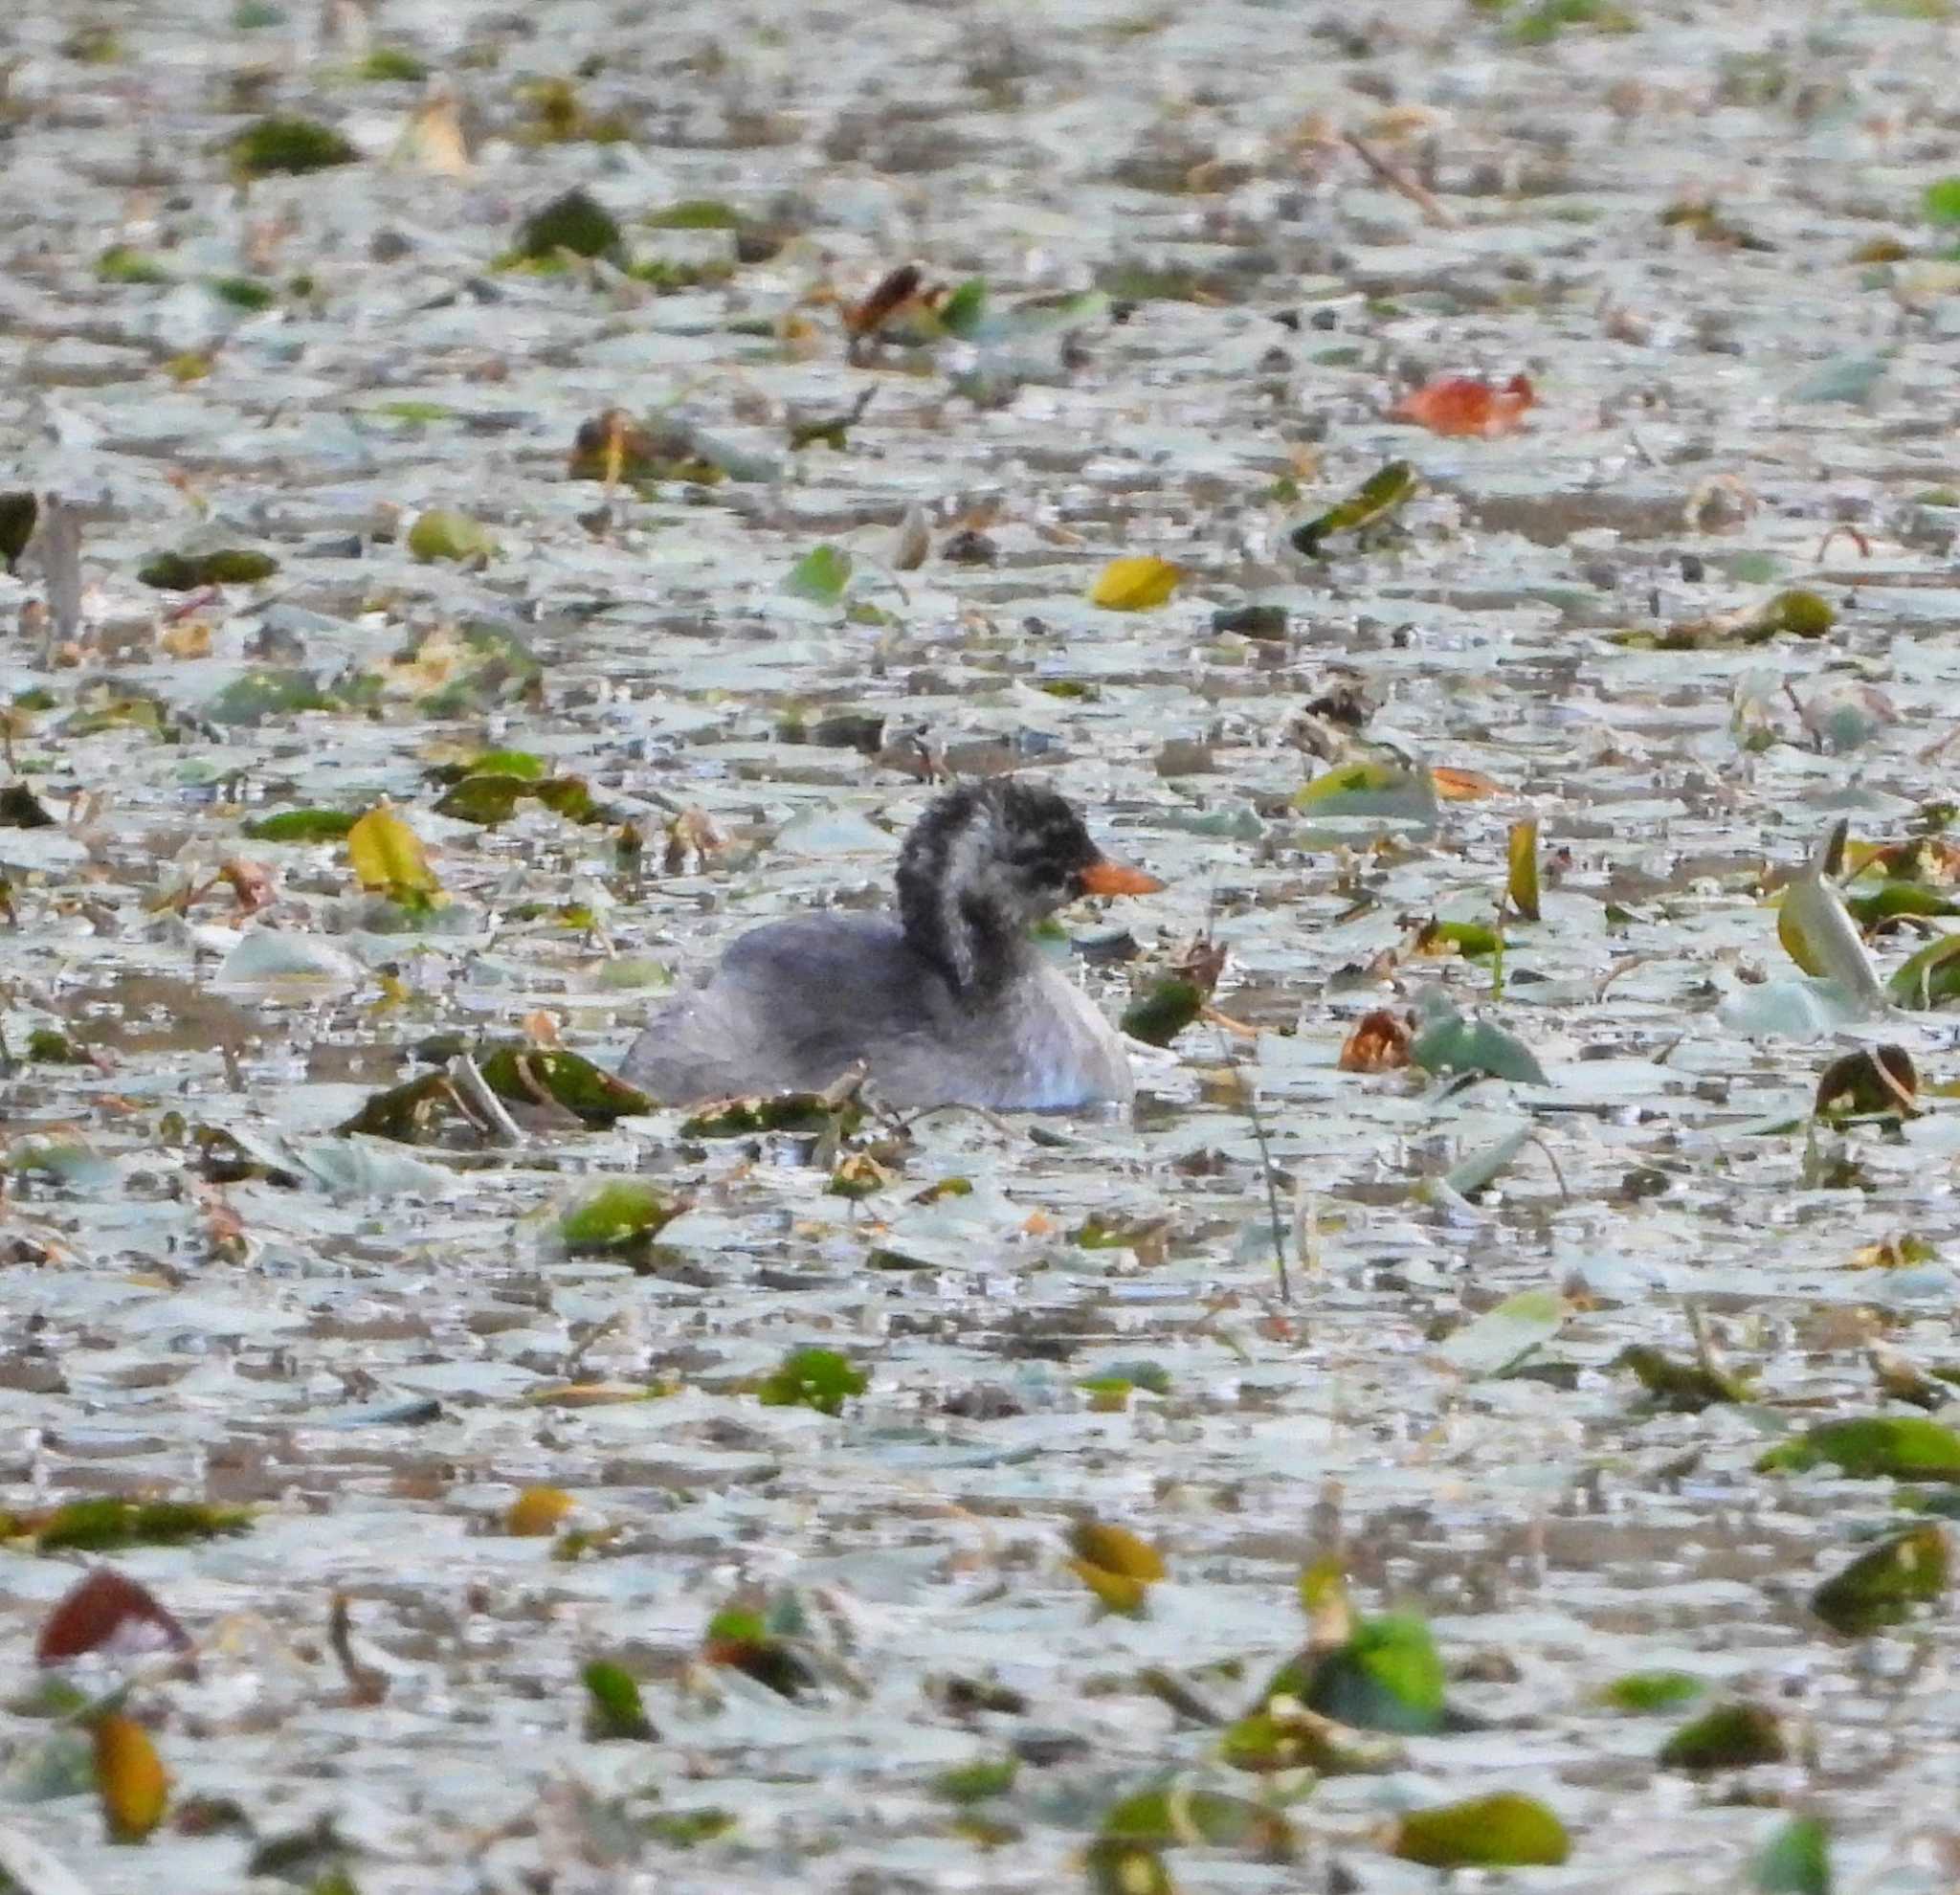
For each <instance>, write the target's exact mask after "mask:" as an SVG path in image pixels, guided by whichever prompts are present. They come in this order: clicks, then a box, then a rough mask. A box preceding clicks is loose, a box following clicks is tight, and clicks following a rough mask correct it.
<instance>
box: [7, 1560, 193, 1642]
mask: <svg viewBox="0 0 1960 1895" xmlns="http://www.w3.org/2000/svg"><path fill="white" fill-rule="evenodd" d="M189 1648H190V1634H189V1633H188V1632H187V1631H185V1629H184V1628H183V1626H182V1625H180V1624H179V1623H178V1622H177V1619H176V1617H175V1616H173V1615H172V1614H171V1613H170V1612H169V1611H168V1610H167V1608H166V1607H165V1606H164V1605H163V1604H162V1603H161V1602H160V1601H159V1600H158V1598H157V1596H156V1594H154V1593H152V1592H151V1591H150V1590H149V1588H148V1587H146V1586H139V1585H138V1584H137V1583H136V1581H135V1580H134V1579H127V1578H124V1577H123V1574H122V1573H120V1572H117V1571H116V1570H115V1568H114V1567H110V1566H98V1567H96V1568H94V1569H93V1570H92V1571H91V1572H85V1573H84V1574H83V1575H82V1576H81V1577H80V1578H79V1579H78V1580H77V1581H76V1582H75V1584H74V1585H73V1586H71V1587H70V1588H69V1589H68V1591H67V1592H65V1593H64V1594H62V1595H61V1597H60V1599H59V1600H58V1601H57V1602H56V1606H55V1610H54V1611H53V1612H51V1613H50V1614H49V1615H48V1616H47V1617H46V1619H45V1620H43V1621H42V1624H41V1630H40V1636H39V1637H38V1638H37V1639H35V1640H34V1662H35V1663H36V1664H63V1663H65V1662H66V1661H68V1660H70V1659H74V1658H80V1657H81V1656H82V1655H83V1654H84V1653H86V1652H100V1653H102V1654H103V1655H104V1656H106V1657H109V1658H136V1657H140V1656H142V1655H145V1654H147V1653H150V1652H165V1651H170V1652H182V1651H188V1650H189Z"/></svg>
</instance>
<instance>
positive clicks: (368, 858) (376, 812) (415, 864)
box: [347, 803, 442, 906]
mask: <svg viewBox="0 0 1960 1895" xmlns="http://www.w3.org/2000/svg"><path fill="white" fill-rule="evenodd" d="M347 859H348V861H349V863H350V864H351V865H352V867H353V871H354V880H355V881H358V882H359V883H360V885H361V886H362V887H363V888H366V889H369V890H372V891H374V892H377V893H379V894H383V895H386V896H388V897H389V898H390V900H393V901H396V902H401V903H404V904H405V905H408V906H414V905H416V903H418V902H421V903H426V902H427V900H428V899H429V898H430V897H431V896H433V895H434V894H436V893H437V892H438V891H439V890H440V888H441V886H442V884H441V883H440V882H439V881H437V880H436V879H435V871H434V869H433V868H431V867H430V866H429V858H428V856H427V855H426V854H425V853H424V852H423V849H422V839H421V837H420V836H417V835H416V834H415V832H414V831H413V830H412V829H411V828H410V827H409V825H408V824H407V823H406V822H404V821H403V820H402V818H401V817H400V816H399V815H397V814H395V812H394V811H393V810H392V809H391V808H390V807H389V805H388V804H386V803H383V804H381V805H380V806H379V807H378V808H375V809H371V810H369V811H368V812H367V814H366V815H364V816H362V817H361V818H360V819H359V820H358V821H357V822H355V823H354V824H353V826H352V827H351V828H350V829H349V830H348V831H347Z"/></svg>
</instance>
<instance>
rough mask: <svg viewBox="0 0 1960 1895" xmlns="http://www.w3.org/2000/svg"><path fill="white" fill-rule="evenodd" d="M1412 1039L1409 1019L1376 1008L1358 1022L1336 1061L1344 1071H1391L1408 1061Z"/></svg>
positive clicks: (1343, 1044)
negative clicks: (1408, 1023) (1405, 1020)
mask: <svg viewBox="0 0 1960 1895" xmlns="http://www.w3.org/2000/svg"><path fill="white" fill-rule="evenodd" d="M1409 1040H1410V1034H1409V1028H1408V1025H1407V1024H1406V1022H1404V1021H1402V1020H1400V1019H1398V1018H1396V1016H1395V1015H1394V1014H1392V1013H1390V1012H1389V1010H1388V1009H1387V1008H1386V1007H1377V1008H1375V1009H1374V1011H1373V1012H1372V1013H1369V1014H1363V1015H1362V1016H1361V1018H1360V1019H1359V1020H1357V1021H1356V1022H1355V1024H1354V1031H1353V1032H1352V1033H1350V1034H1349V1035H1348V1037H1347V1039H1346V1040H1344V1041H1343V1042H1342V1046H1341V1057H1340V1059H1339V1060H1337V1061H1336V1063H1337V1064H1338V1065H1339V1067H1340V1069H1341V1070H1342V1071H1343V1072H1344V1073H1392V1072H1394V1071H1396V1070H1398V1069H1399V1068H1401V1067H1403V1066H1406V1065H1407V1064H1408V1063H1409Z"/></svg>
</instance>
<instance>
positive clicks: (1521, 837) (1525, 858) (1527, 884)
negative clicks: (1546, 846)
mask: <svg viewBox="0 0 1960 1895" xmlns="http://www.w3.org/2000/svg"><path fill="white" fill-rule="evenodd" d="M1508 855H1509V858H1510V880H1509V881H1508V883H1507V884H1506V886H1507V888H1508V890H1509V893H1510V898H1511V906H1512V907H1514V908H1515V909H1517V911H1518V913H1519V914H1520V915H1522V916H1523V917H1524V918H1525V920H1526V921H1536V920H1537V919H1538V818H1537V817H1536V816H1531V817H1529V818H1528V819H1527V820H1526V821H1524V822H1514V823H1512V825H1511V836H1510V846H1509V850H1508Z"/></svg>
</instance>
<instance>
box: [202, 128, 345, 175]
mask: <svg viewBox="0 0 1960 1895" xmlns="http://www.w3.org/2000/svg"><path fill="white" fill-rule="evenodd" d="M230 149H231V154H232V168H233V169H234V171H236V172H237V173H238V174H239V175H240V176H241V177H247V178H263V177H270V176H272V175H273V174H274V173H276V172H282V173H285V174H286V175H288V176H294V177H297V176H301V175H303V174H304V173H306V172H308V171H324V170H329V169H331V168H332V167H334V166H336V165H351V164H353V163H354V162H355V161H356V160H357V159H358V158H359V157H360V155H361V154H360V153H359V152H358V151H356V150H355V149H354V147H353V146H352V145H349V144H348V143H347V141H346V140H345V139H344V138H343V137H342V136H341V135H340V133H339V132H337V131H335V130H334V129H333V128H332V126H330V125H323V124H321V123H319V122H318V121H317V120H313V119H301V118H293V117H285V118H270V119H259V120H257V121H256V123H252V124H249V125H247V126H246V127H245V129H244V130H243V131H241V132H240V133H238V135H237V136H236V137H235V138H234V139H233V140H232V143H231V146H230Z"/></svg>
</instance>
